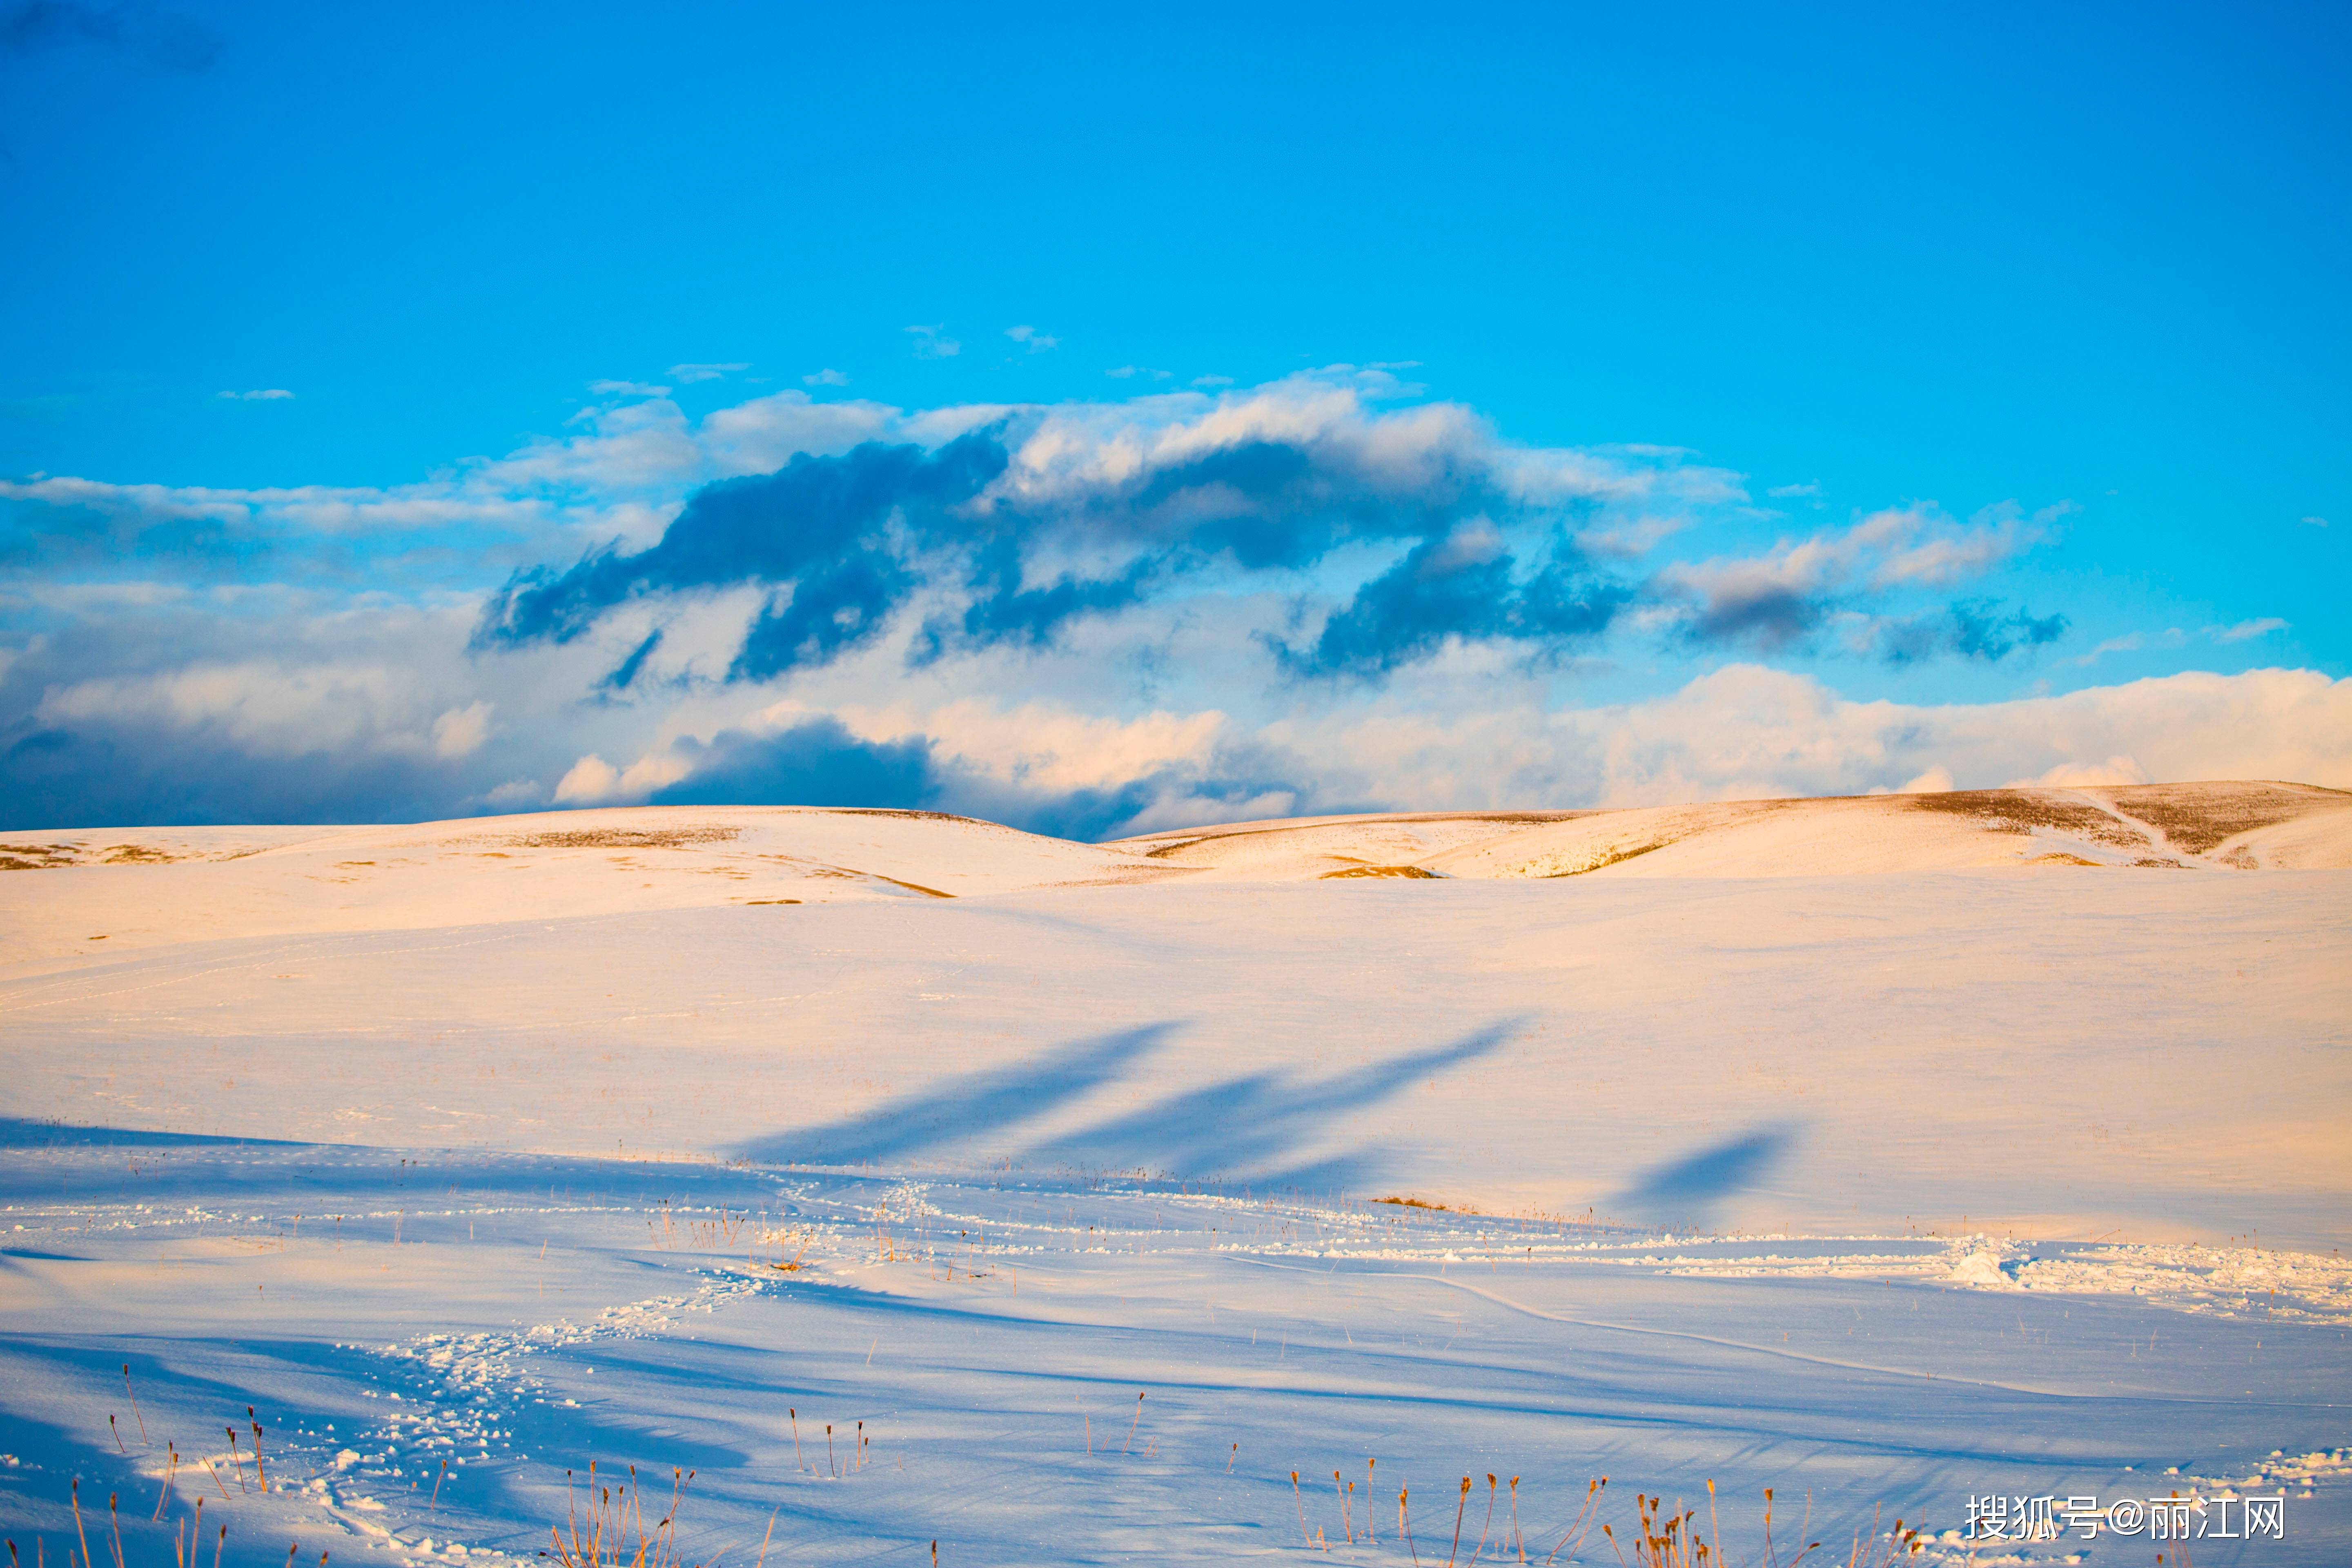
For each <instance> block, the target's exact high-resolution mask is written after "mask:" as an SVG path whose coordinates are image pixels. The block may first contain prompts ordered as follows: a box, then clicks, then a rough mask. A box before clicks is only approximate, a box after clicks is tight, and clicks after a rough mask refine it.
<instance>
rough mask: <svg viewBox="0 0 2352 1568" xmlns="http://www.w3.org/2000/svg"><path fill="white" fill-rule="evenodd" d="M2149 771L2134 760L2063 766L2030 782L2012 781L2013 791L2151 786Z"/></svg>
mask: <svg viewBox="0 0 2352 1568" xmlns="http://www.w3.org/2000/svg"><path fill="white" fill-rule="evenodd" d="M2150 782H2151V781H2150V780H2149V778H2148V776H2147V769H2146V768H2143V767H2141V766H2140V765H2139V763H2137V762H2136V761H2134V760H2133V759H2132V758H2130V757H2124V756H2116V757H2109V758H2108V759H2107V760H2106V761H2105V762H2104V763H2057V764H2055V765H2054V766H2052V767H2049V768H2045V769H2043V770H2042V772H2041V773H2036V774H2035V775H2034V776H2033V777H2032V778H2029V779H2011V780H2010V781H2009V787H2010V788H2011V789H2031V788H2034V787H2036V786H2039V787H2040V788H2042V789H2085V788H2089V787H2091V786H2094V785H2098V784H2147V783H2150Z"/></svg>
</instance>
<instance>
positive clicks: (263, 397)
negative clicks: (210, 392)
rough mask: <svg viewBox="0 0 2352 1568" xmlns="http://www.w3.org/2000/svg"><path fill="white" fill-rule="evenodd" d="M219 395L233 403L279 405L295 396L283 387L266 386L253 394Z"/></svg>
mask: <svg viewBox="0 0 2352 1568" xmlns="http://www.w3.org/2000/svg"><path fill="white" fill-rule="evenodd" d="M218 395H219V396H221V397H224V398H226V399H227V400H228V401H230V402H232V403H278V402H283V401H284V400H286V399H287V398H289V397H292V396H293V394H292V393H290V392H289V391H287V390H286V389H285V388H284V387H282V386H264V387H258V388H256V389H255V390H254V391H251V392H224V393H220V394H218Z"/></svg>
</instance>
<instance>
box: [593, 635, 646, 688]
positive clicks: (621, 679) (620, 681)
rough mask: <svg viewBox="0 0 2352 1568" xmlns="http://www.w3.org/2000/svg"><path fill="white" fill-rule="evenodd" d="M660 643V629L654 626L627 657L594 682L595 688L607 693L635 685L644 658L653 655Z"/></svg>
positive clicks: (644, 666)
mask: <svg viewBox="0 0 2352 1568" xmlns="http://www.w3.org/2000/svg"><path fill="white" fill-rule="evenodd" d="M661 645H662V634H661V630H660V628H659V627H656V628H655V629H654V630H653V631H651V632H648V633H646V640H645V641H643V642H641V643H639V644H638V645H637V646H636V647H634V648H632V649H630V650H629V657H628V658H625V659H623V660H622V661H621V662H620V663H618V664H616V665H614V667H613V668H612V670H611V671H610V672H609V673H608V674H607V675H606V676H605V677H604V679H602V680H600V681H598V682H597V683H596V689H597V690H599V691H602V692H605V693H608V694H609V693H614V692H622V691H626V690H627V689H629V688H630V687H632V686H635V684H636V682H637V677H638V676H639V675H640V674H642V673H643V672H644V670H645V668H646V660H647V659H649V658H652V657H653V656H654V650H655V649H656V648H657V647H661Z"/></svg>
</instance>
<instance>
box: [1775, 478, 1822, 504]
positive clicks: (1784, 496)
mask: <svg viewBox="0 0 2352 1568" xmlns="http://www.w3.org/2000/svg"><path fill="white" fill-rule="evenodd" d="M1764 493H1765V494H1766V495H1768V496H1770V497H1771V498H1772V499H1773V500H1790V499H1792V498H1794V497H1797V496H1817V495H1819V494H1821V493H1822V481H1821V480H1819V479H1812V480H1809V481H1808V482H1806V483H1804V484H1801V485H1774V486H1773V487H1772V488H1771V489H1768V490H1766V491H1765V492H1764Z"/></svg>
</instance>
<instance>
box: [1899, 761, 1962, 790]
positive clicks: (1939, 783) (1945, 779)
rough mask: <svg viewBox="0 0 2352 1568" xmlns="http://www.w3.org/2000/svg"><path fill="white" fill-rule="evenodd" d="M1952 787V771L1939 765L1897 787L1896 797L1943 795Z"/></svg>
mask: <svg viewBox="0 0 2352 1568" xmlns="http://www.w3.org/2000/svg"><path fill="white" fill-rule="evenodd" d="M1951 787H1952V770H1951V769H1949V768H1948V767H1946V766H1944V764H1943V763H1937V764H1936V765H1935V766H1934V767H1932V768H1929V769H1928V770H1927V772H1926V773H1914V774H1913V775H1912V776H1911V777H1909V778H1907V779H1906V780H1904V781H1903V782H1902V783H1901V784H1896V785H1895V791H1894V793H1895V794H1896V795H1942V794H1943V793H1944V792H1945V791H1947V790H1948V789H1950V788H1951Z"/></svg>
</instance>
